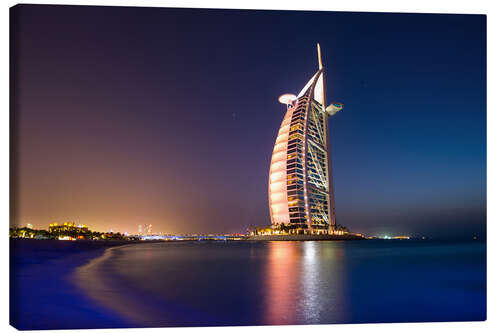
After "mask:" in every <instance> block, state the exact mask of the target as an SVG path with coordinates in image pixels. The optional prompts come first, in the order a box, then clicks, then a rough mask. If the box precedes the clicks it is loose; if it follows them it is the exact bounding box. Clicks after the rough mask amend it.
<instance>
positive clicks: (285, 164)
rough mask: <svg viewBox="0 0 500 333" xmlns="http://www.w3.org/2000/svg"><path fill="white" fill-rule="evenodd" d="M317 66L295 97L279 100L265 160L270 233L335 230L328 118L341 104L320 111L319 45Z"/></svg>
mask: <svg viewBox="0 0 500 333" xmlns="http://www.w3.org/2000/svg"><path fill="white" fill-rule="evenodd" d="M318 67H319V68H318V71H317V72H316V74H314V75H313V77H312V78H311V79H310V80H309V82H307V84H306V85H305V87H304V88H302V90H301V91H300V92H299V94H298V95H293V94H284V95H281V96H280V97H279V101H280V102H281V103H283V104H285V105H286V108H287V109H286V114H285V117H284V118H283V121H282V123H281V127H280V129H279V131H278V137H277V139H276V143H275V145H274V149H273V154H272V158H271V167H270V170H269V212H270V215H271V223H272V227H273V228H274V229H276V228H278V227H280V226H286V230H288V232H289V233H292V234H331V233H334V231H335V227H336V222H335V201H334V194H333V181H332V164H331V159H330V152H331V147H330V139H329V131H328V118H329V117H331V116H333V115H334V114H335V113H337V112H338V111H340V110H341V109H342V107H343V105H342V104H339V103H334V104H330V105H329V106H328V107H327V106H326V91H325V68H324V67H323V64H322V61H321V49H320V46H319V44H318Z"/></svg>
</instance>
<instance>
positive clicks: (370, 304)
mask: <svg viewBox="0 0 500 333" xmlns="http://www.w3.org/2000/svg"><path fill="white" fill-rule="evenodd" d="M74 281H75V283H76V284H77V286H78V287H79V288H81V289H82V290H83V291H84V292H85V294H86V295H87V297H88V298H89V299H90V300H92V301H93V302H95V303H96V305H99V306H100V307H103V308H106V309H109V310H111V311H113V312H114V314H116V315H118V316H121V317H122V318H123V319H124V321H126V322H128V323H133V324H132V326H135V327H141V326H143V327H147V326H156V327H158V326H207V325H267V324H283V325H293V324H330V323H378V322H387V323H389V322H420V321H477V320H485V319H486V244H485V243H483V242H479V241H474V242H450V241H447V242H438V241H423V240H366V241H305V242H288V241H282V242H246V241H232V242H229V241H228V242H164V243H151V244H135V245H130V246H124V247H118V248H111V249H108V250H107V251H106V253H105V255H104V256H102V257H100V258H97V259H95V260H93V261H91V262H90V263H89V264H87V265H85V266H83V267H80V268H79V269H77V271H76V272H75V275H74Z"/></svg>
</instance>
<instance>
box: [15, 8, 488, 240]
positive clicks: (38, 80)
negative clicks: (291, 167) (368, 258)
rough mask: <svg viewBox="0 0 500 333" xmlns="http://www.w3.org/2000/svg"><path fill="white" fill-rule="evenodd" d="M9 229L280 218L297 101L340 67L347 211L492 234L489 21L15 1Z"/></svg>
mask: <svg viewBox="0 0 500 333" xmlns="http://www.w3.org/2000/svg"><path fill="white" fill-rule="evenodd" d="M11 15H12V16H11V17H12V20H13V22H12V25H11V33H12V48H13V49H12V58H13V66H12V85H11V87H12V98H13V99H12V106H13V109H12V111H13V122H14V126H13V128H12V135H13V137H12V138H13V149H14V152H17V153H15V154H14V155H13V156H14V158H13V167H14V173H13V179H12V180H13V183H12V184H13V198H12V200H13V204H14V205H13V208H14V209H13V211H12V220H11V224H19V225H24V224H26V223H32V224H33V225H34V226H35V227H37V228H47V226H48V224H49V223H51V222H54V221H59V222H61V221H66V220H68V221H76V222H81V223H86V224H87V225H89V226H90V228H91V229H93V230H100V231H105V230H109V229H113V230H115V231H116V230H119V231H128V232H136V231H137V226H138V224H150V223H151V224H153V230H154V231H162V232H172V233H184V232H186V233H191V232H245V230H246V228H247V227H248V226H249V225H266V224H268V223H269V221H270V220H269V210H268V205H267V181H268V170H269V163H270V159H271V152H272V148H273V145H274V141H275V139H276V135H277V132H278V129H279V126H280V124H281V120H282V118H283V116H284V113H285V108H284V106H283V105H281V104H279V103H278V101H277V98H278V96H279V95H280V94H282V93H287V92H289V93H295V94H296V93H298V92H299V91H300V90H301V88H302V87H303V86H304V85H305V84H306V82H307V81H308V80H309V78H310V77H311V76H312V75H313V74H314V72H315V71H316V69H317V58H316V53H315V52H316V46H315V45H316V44H315V43H316V42H320V43H321V47H322V52H323V63H324V65H325V67H326V73H327V74H326V75H327V76H326V80H327V97H328V102H329V103H330V102H335V101H339V102H342V103H344V104H345V108H344V110H343V111H341V112H340V113H338V114H337V115H335V117H333V118H332V119H331V120H330V131H331V139H332V140H333V146H332V149H333V156H332V159H333V175H334V184H335V195H336V209H337V221H338V223H340V224H342V225H346V226H348V227H349V228H350V229H351V230H352V231H357V232H363V233H367V234H374V235H383V234H389V235H395V234H409V235H426V236H431V237H446V236H450V237H455V236H457V237H458V236H464V237H472V235H473V234H478V235H480V236H483V235H484V234H485V232H486V17H485V16H481V15H425V14H369V13H335V12H293V11H244V10H197V9H167V8H131V7H130V8H126V7H90V6H88V7H84V6H41V5H22V6H16V7H14V8H13V9H12V10H11Z"/></svg>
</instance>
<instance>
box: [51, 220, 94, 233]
mask: <svg viewBox="0 0 500 333" xmlns="http://www.w3.org/2000/svg"><path fill="white" fill-rule="evenodd" d="M49 232H50V233H59V234H69V233H78V234H79V233H87V232H89V228H88V227H87V226H86V225H85V224H80V225H75V224H74V223H73V222H64V223H61V224H58V223H57V222H54V223H51V224H50V225H49Z"/></svg>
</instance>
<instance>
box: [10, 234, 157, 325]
mask: <svg viewBox="0 0 500 333" xmlns="http://www.w3.org/2000/svg"><path fill="white" fill-rule="evenodd" d="M137 243H151V242H147V241H146V242H144V241H58V240H32V239H10V242H9V247H10V260H9V266H10V272H9V277H10V281H9V284H10V299H9V302H10V309H11V310H10V313H9V322H10V324H11V325H12V326H13V327H15V328H17V329H19V330H38V329H91V328H116V327H120V328H126V327H130V326H131V325H130V323H129V322H128V320H127V319H126V318H123V317H122V316H120V315H118V314H116V313H114V312H112V311H111V310H110V309H108V308H105V307H103V306H100V305H99V304H96V303H95V302H94V300H92V299H91V298H89V297H88V296H87V295H86V294H85V292H84V290H81V289H79V288H78V286H77V285H76V284H75V283H74V281H72V278H73V277H72V276H73V274H74V273H75V272H76V270H77V269H78V268H79V267H82V266H85V265H86V264H88V263H90V262H91V261H92V260H94V259H97V258H99V257H101V256H102V255H103V254H104V253H105V252H106V250H107V249H110V248H116V247H120V246H127V245H132V244H137ZM54 313H62V314H64V315H62V316H57V315H56V316H55V315H54ZM96 318H99V320H97V321H96V320H95V319H96Z"/></svg>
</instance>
